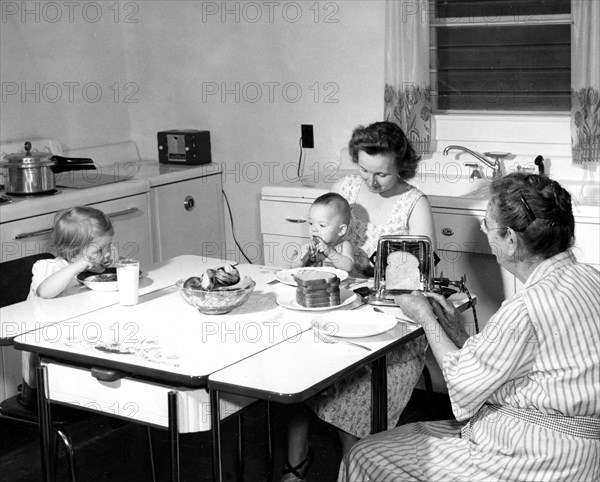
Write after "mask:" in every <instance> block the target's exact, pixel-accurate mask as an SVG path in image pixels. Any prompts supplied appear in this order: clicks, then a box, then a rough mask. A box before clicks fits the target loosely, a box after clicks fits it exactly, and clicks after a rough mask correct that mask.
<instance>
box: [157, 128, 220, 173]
mask: <svg viewBox="0 0 600 482" xmlns="http://www.w3.org/2000/svg"><path fill="white" fill-rule="evenodd" d="M156 136H157V139H158V162H160V163H163V164H190V165H198V164H208V163H210V162H212V159H211V155H210V132H209V131H199V130H194V129H183V130H170V131H161V132H158V133H157V135H156Z"/></svg>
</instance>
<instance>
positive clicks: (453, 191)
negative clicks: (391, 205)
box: [410, 172, 490, 199]
mask: <svg viewBox="0 0 600 482" xmlns="http://www.w3.org/2000/svg"><path fill="white" fill-rule="evenodd" d="M410 183H411V184H412V185H414V186H416V187H418V188H419V189H420V190H421V191H423V192H424V193H425V194H427V195H428V196H443V197H475V198H477V199H484V198H486V197H487V196H488V187H489V185H490V180H489V179H487V178H474V179H471V177H470V176H460V175H456V176H452V175H444V174H443V173H424V172H420V173H417V175H416V176H415V178H414V179H411V180H410Z"/></svg>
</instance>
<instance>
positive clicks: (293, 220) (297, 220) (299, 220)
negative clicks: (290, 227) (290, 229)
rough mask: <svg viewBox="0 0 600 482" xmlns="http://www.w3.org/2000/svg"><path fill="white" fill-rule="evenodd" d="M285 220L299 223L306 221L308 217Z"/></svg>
mask: <svg viewBox="0 0 600 482" xmlns="http://www.w3.org/2000/svg"><path fill="white" fill-rule="evenodd" d="M285 220H286V221H287V222H288V223H298V224H301V223H305V222H306V219H302V218H285Z"/></svg>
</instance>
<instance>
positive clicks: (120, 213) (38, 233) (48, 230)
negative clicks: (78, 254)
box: [13, 208, 139, 239]
mask: <svg viewBox="0 0 600 482" xmlns="http://www.w3.org/2000/svg"><path fill="white" fill-rule="evenodd" d="M138 211H139V209H138V208H129V209H124V210H123V211H117V212H114V213H110V214H107V216H108V217H109V218H111V219H112V218H118V217H119V216H125V215H126V214H133V213H135V212H138ZM51 232H52V228H46V229H40V230H38V231H30V232H29V233H21V234H15V235H14V236H13V239H26V238H35V237H36V236H43V235H44V234H49V233H51Z"/></svg>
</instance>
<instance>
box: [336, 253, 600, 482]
mask: <svg viewBox="0 0 600 482" xmlns="http://www.w3.org/2000/svg"><path fill="white" fill-rule="evenodd" d="M443 372H444V378H445V380H446V382H447V385H448V393H449V395H450V399H451V402H452V408H453V411H454V414H455V416H456V419H457V420H458V421H456V420H453V421H436V422H418V423H414V424H409V425H405V426H402V427H398V428H396V429H393V430H389V431H387V432H383V433H381V434H377V435H374V436H371V437H367V438H366V439H364V440H361V441H360V442H359V443H358V444H357V445H356V446H355V447H354V448H353V449H352V450H351V451H350V453H349V454H348V456H347V457H346V459H344V461H343V462H342V466H341V468H340V473H339V479H338V480H339V481H351V482H359V481H360V482H362V481H377V482H384V481H401V480H423V481H436V480H440V481H442V480H443V481H451V480H457V481H458V480H461V481H462V480H485V481H489V480H502V481H511V482H512V481H519V480H522V481H569V482H573V481H598V480H600V274H599V273H598V271H596V270H595V269H594V268H592V267H590V266H587V265H584V264H579V263H577V261H576V260H575V257H574V256H573V254H572V253H571V251H566V252H563V253H560V254H558V255H556V256H554V257H552V258H550V259H547V260H545V261H544V262H542V263H541V264H540V265H539V266H538V267H537V268H536V269H535V271H534V272H533V273H532V274H531V276H530V277H529V279H528V280H527V283H526V284H525V287H524V288H523V290H522V291H521V292H520V293H517V294H515V295H514V296H512V297H511V298H510V299H508V300H507V301H505V302H504V303H503V305H502V306H501V307H500V309H499V311H498V312H497V313H496V314H495V315H494V316H493V317H492V319H491V320H490V321H489V323H488V324H487V325H486V326H485V328H484V329H483V331H482V332H481V333H480V334H478V335H475V336H473V337H471V338H469V339H468V340H467V342H466V343H465V345H464V346H463V348H461V349H460V350H457V351H454V352H452V353H449V354H447V355H446V357H445V358H444V362H443Z"/></svg>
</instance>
